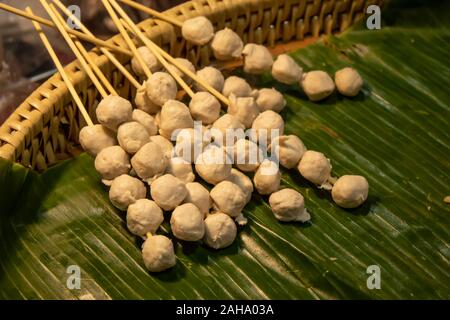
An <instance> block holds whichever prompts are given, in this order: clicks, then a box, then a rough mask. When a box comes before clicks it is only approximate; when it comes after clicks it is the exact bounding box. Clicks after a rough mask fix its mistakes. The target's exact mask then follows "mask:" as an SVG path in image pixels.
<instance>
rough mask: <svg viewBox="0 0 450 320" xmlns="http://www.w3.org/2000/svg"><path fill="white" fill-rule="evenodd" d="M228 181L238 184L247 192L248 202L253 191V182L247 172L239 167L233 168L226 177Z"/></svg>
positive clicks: (246, 201)
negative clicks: (241, 170) (238, 168)
mask: <svg viewBox="0 0 450 320" xmlns="http://www.w3.org/2000/svg"><path fill="white" fill-rule="evenodd" d="M226 180H227V181H230V182H233V183H234V184H236V185H237V186H238V187H239V188H241V190H242V191H243V192H244V194H245V203H248V202H249V201H250V199H251V197H252V193H253V182H252V180H251V179H250V178H249V177H247V176H246V175H245V174H243V173H242V172H240V171H239V170H237V169H234V168H233V169H231V173H230V175H229V176H228V178H227V179H226Z"/></svg>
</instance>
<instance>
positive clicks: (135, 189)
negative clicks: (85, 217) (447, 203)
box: [79, 17, 369, 272]
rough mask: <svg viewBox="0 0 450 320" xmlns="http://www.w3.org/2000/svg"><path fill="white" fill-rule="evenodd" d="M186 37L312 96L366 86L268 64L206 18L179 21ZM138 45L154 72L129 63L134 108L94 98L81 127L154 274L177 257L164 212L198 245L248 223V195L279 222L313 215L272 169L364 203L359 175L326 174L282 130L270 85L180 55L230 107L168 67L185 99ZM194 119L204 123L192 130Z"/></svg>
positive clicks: (350, 202)
mask: <svg viewBox="0 0 450 320" xmlns="http://www.w3.org/2000/svg"><path fill="white" fill-rule="evenodd" d="M182 35H183V37H184V38H185V39H186V40H187V41H189V42H191V43H193V44H196V45H200V46H201V45H210V46H211V49H212V51H213V53H214V56H215V57H216V58H217V59H218V60H230V59H243V70H244V72H246V73H249V74H255V75H260V74H262V73H266V72H271V74H272V76H273V78H275V79H276V80H277V81H279V82H281V83H284V84H287V85H296V86H299V88H300V89H301V90H303V92H304V93H305V94H306V95H307V96H308V98H309V99H310V100H312V101H320V100H322V99H324V98H326V97H328V96H329V95H330V94H331V93H332V92H333V91H335V89H336V88H337V90H338V92H339V93H340V94H342V95H345V96H349V97H353V96H356V95H357V94H358V92H359V91H360V89H361V87H362V85H363V80H362V78H361V76H360V75H359V74H358V72H357V71H356V70H354V69H352V68H344V69H342V70H339V71H337V72H336V74H335V77H334V80H333V79H332V78H331V77H330V76H329V75H328V74H327V73H326V72H324V71H309V72H303V70H302V68H301V67H300V66H299V65H297V63H296V62H295V61H294V60H293V59H292V58H291V57H290V56H288V55H286V54H281V55H279V56H278V57H277V58H276V59H275V61H274V59H273V57H272V55H271V53H270V52H269V50H267V48H266V47H264V46H262V45H258V44H253V43H249V44H246V45H245V46H244V44H243V42H242V40H241V39H240V37H239V36H238V35H237V34H236V33H235V32H234V31H232V30H231V29H228V28H225V29H223V30H220V31H218V32H214V28H213V25H212V24H211V22H210V21H209V20H208V19H207V18H205V17H196V18H193V19H189V20H187V21H185V22H184V24H183V27H182ZM138 51H139V54H140V55H141V56H142V58H143V60H144V61H145V63H146V64H147V65H148V67H149V69H150V70H151V72H152V75H151V76H150V77H149V78H148V79H142V78H143V77H144V72H143V70H142V66H141V65H139V61H137V59H135V58H133V59H132V61H131V65H132V69H133V71H134V72H135V74H136V75H137V76H139V77H140V78H141V79H142V80H145V81H143V85H142V87H141V88H140V89H139V90H137V92H136V96H135V99H134V106H133V104H132V103H131V102H130V101H128V100H126V99H124V98H122V97H119V96H113V95H111V96H108V97H107V98H105V99H103V100H101V101H100V102H99V104H98V106H97V108H96V116H97V120H98V122H99V124H96V125H93V126H86V127H84V128H83V129H82V130H81V131H80V136H79V140H80V143H81V145H82V147H83V148H84V150H85V151H86V152H87V153H89V154H90V155H92V156H94V157H95V168H96V170H97V171H98V173H99V174H100V175H101V177H102V182H103V183H104V184H105V185H106V186H108V187H109V198H110V200H111V202H112V204H113V205H114V206H115V207H117V208H118V209H119V210H122V211H126V213H127V214H126V221H127V226H128V229H129V231H130V232H131V233H133V234H135V235H137V236H139V237H142V238H143V239H144V240H145V241H144V243H143V246H142V255H143V260H144V263H145V266H146V267H147V269H148V270H149V271H150V272H160V271H163V270H166V269H168V268H171V267H173V266H174V265H175V264H176V257H175V252H174V246H173V243H172V240H171V239H170V238H168V237H167V236H164V235H158V234H157V231H158V229H159V227H160V226H161V224H162V222H163V220H164V215H165V214H170V213H171V218H170V226H171V233H172V234H173V236H174V237H176V238H177V239H179V240H183V241H202V242H203V244H204V245H206V246H208V247H211V248H213V249H221V248H225V247H227V246H229V245H231V244H232V243H233V241H234V240H235V238H236V234H237V225H245V224H246V222H247V220H246V218H245V217H244V216H243V214H242V211H243V209H244V207H245V205H246V204H247V203H248V202H249V201H250V199H251V197H252V193H253V192H254V191H256V192H257V193H259V194H261V195H264V196H268V199H269V204H270V207H271V208H272V211H273V214H274V216H275V218H276V219H278V220H280V221H299V222H302V223H304V222H307V221H308V220H310V214H309V213H308V212H307V210H306V209H305V203H304V198H303V196H302V195H301V194H300V193H299V192H298V191H296V190H294V189H290V188H280V180H281V175H280V170H279V165H281V166H283V167H285V168H286V169H297V170H298V171H299V172H300V174H301V175H302V176H303V177H304V178H305V179H307V180H308V181H310V182H311V183H313V184H314V185H316V186H317V187H319V188H323V189H325V190H331V195H332V198H333V200H334V202H335V203H336V204H337V205H339V206H341V207H343V208H355V207H358V206H360V205H361V204H362V203H363V202H364V201H365V200H366V199H367V195H368V188H369V185H368V182H367V180H366V179H365V178H364V177H362V176H357V175H344V176H342V177H340V178H336V177H333V176H332V175H331V168H332V167H331V163H330V160H329V159H328V158H327V157H326V156H325V155H324V154H323V153H321V152H318V151H313V150H307V149H306V147H305V145H304V144H303V142H302V141H301V139H300V138H299V137H297V136H295V135H285V134H284V120H283V118H282V117H281V116H280V114H279V112H280V111H282V110H283V108H284V107H285V105H286V101H285V99H284V97H283V95H282V94H281V93H280V92H278V91H277V90H275V89H273V88H262V89H256V88H252V87H251V86H250V85H249V83H247V81H246V80H245V79H243V78H240V77H237V76H230V77H228V78H226V79H225V78H224V76H223V74H222V73H221V71H219V70H218V69H216V68H214V67H213V66H207V67H204V68H202V69H200V70H195V67H194V66H193V64H192V63H191V62H190V61H188V60H186V59H183V58H177V61H178V62H179V63H180V64H182V65H183V66H185V68H187V69H189V70H191V71H192V72H193V73H195V74H196V75H197V76H198V77H199V78H201V79H202V80H203V81H205V82H206V83H208V84H209V85H210V86H211V87H213V88H214V89H216V90H217V91H219V92H221V93H222V94H223V95H224V96H225V97H227V98H228V99H229V105H227V106H225V105H222V104H221V102H220V101H219V100H218V99H217V98H216V97H215V96H214V95H213V94H211V93H210V92H208V91H207V90H206V89H205V88H204V87H203V86H202V85H201V84H198V83H195V82H194V81H192V79H189V78H188V77H187V76H186V75H185V74H184V73H183V72H181V71H180V70H179V69H177V68H176V67H175V66H171V67H172V68H173V69H172V71H176V72H177V73H178V74H179V75H180V76H181V77H182V78H183V79H184V80H185V81H186V82H187V83H189V84H190V85H192V87H193V89H194V90H195V95H194V96H193V97H192V99H191V100H190V102H189V103H188V104H185V103H184V102H183V101H179V100H177V99H176V97H177V93H178V91H179V90H178V87H177V83H176V82H175V80H174V79H173V78H172V76H171V75H169V74H168V73H167V70H163V69H162V65H161V64H160V63H159V61H158V60H157V59H156V57H155V56H154V55H153V54H152V52H151V51H150V50H149V49H148V48H147V47H145V46H143V47H140V48H138ZM199 122H201V125H200V126H198V125H194V124H198V123H199ZM230 130H231V132H234V131H240V132H241V131H242V132H244V130H247V131H246V132H250V134H248V135H245V136H242V135H241V136H239V135H236V136H233V137H232V138H231V142H230V139H228V140H227V141H226V143H225V142H224V140H225V137H229V136H228V133H229V132H230ZM273 133H276V134H273ZM194 137H196V138H195V139H194ZM198 137H200V138H198ZM263 138H264V139H263ZM263 151H267V152H266V154H267V153H270V154H271V157H268V156H267V155H265V152H263ZM274 155H276V157H274ZM194 169H195V170H194Z"/></svg>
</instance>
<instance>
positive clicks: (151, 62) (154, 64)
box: [131, 46, 162, 76]
mask: <svg viewBox="0 0 450 320" xmlns="http://www.w3.org/2000/svg"><path fill="white" fill-rule="evenodd" d="M137 51H138V53H139V55H140V56H141V58H142V60H144V63H145V64H146V65H147V67H148V68H149V70H150V71H151V72H156V71H158V70H160V69H161V68H162V65H161V63H160V62H159V60H158V59H157V58H156V56H155V55H154V54H153V52H152V51H151V50H150V49H149V48H147V47H145V46H142V47H139V48H137ZM131 68H132V69H133V71H134V73H136V74H137V75H138V76H145V73H144V70H143V69H142V66H141V64H140V63H139V60H138V59H137V58H136V56H133V58H131Z"/></svg>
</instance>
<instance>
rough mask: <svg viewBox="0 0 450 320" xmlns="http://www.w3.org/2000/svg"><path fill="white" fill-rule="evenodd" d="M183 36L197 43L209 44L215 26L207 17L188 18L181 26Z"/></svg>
mask: <svg viewBox="0 0 450 320" xmlns="http://www.w3.org/2000/svg"><path fill="white" fill-rule="evenodd" d="M181 34H182V35H183V38H184V39H186V40H187V41H189V42H192V43H194V44H196V45H200V46H201V45H204V44H207V43H208V42H209V41H210V40H211V39H212V38H213V36H214V27H213V25H212V23H211V21H209V20H208V19H207V18H206V17H204V16H198V17H195V18H191V19H187V20H185V21H184V22H183V25H182V27H181Z"/></svg>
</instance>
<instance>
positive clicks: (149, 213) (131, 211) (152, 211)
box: [127, 199, 164, 237]
mask: <svg viewBox="0 0 450 320" xmlns="http://www.w3.org/2000/svg"><path fill="white" fill-rule="evenodd" d="M163 221H164V216H163V212H162V210H161V208H160V207H158V205H157V204H156V202H154V201H152V200H148V199H139V200H137V201H136V202H135V203H133V204H130V206H129V207H128V210H127V227H128V230H130V232H131V233H133V234H135V235H137V236H140V237H145V236H147V234H148V233H150V234H155V232H156V230H158V228H159V226H160V225H161V223H162V222H163Z"/></svg>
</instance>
